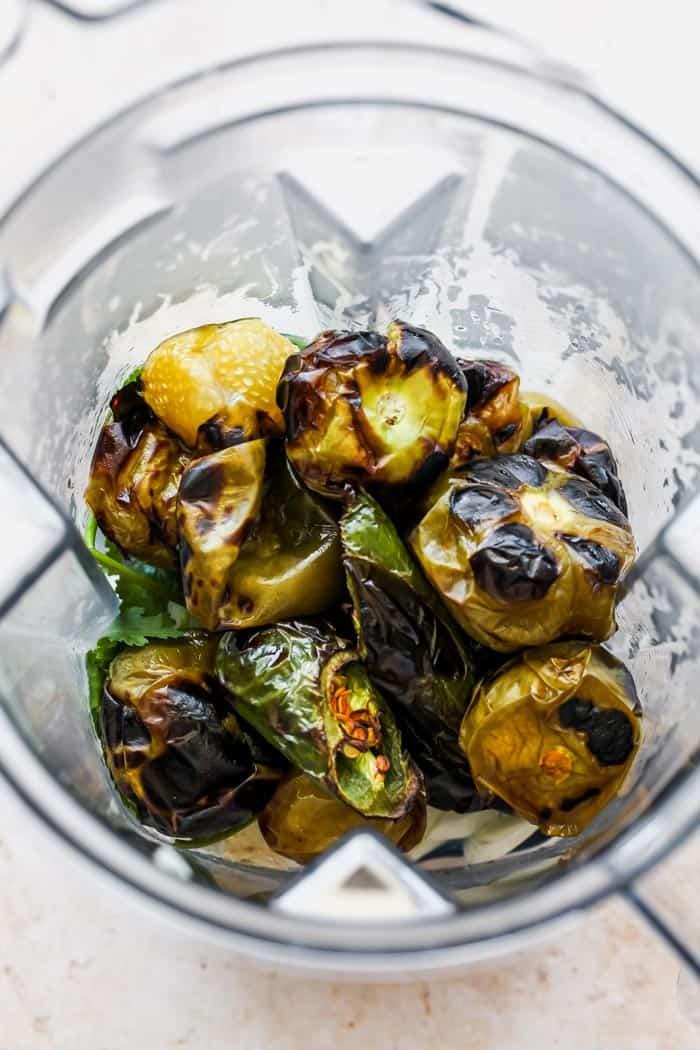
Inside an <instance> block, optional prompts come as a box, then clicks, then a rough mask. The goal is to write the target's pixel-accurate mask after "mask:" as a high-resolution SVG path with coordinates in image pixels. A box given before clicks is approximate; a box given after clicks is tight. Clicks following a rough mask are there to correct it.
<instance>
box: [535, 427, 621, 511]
mask: <svg viewBox="0 0 700 1050" xmlns="http://www.w3.org/2000/svg"><path fill="white" fill-rule="evenodd" d="M523 451H524V452H525V453H526V454H527V455H528V456H534V457H535V459H539V460H542V461H544V462H549V463H555V464H556V465H557V466H559V467H562V468H563V469H564V470H569V471H571V472H572V473H574V474H579V475H580V476H581V477H583V478H585V479H586V480H587V481H590V482H591V484H593V485H595V486H596V488H599V489H600V491H601V492H602V493H603V495H604V496H606V497H607V498H608V499H609V500H610V501H611V502H612V503H614V504H615V506H616V507H617V508H618V510H620V511H621V512H622V513H623V514H625V515H626V514H627V498H626V496H625V492H624V489H623V487H622V482H621V481H620V477H619V474H618V468H617V462H616V460H615V457H614V456H613V454H612V450H611V448H610V446H609V445H608V443H607V442H606V441H604V440H603V439H602V438H601V437H600V436H599V435H598V434H594V433H593V432H592V431H590V430H585V429H584V428H583V427H573V426H564V425H562V424H561V423H560V422H559V420H558V419H555V418H552V417H551V416H550V414H549V412H548V411H547V410H544V411H543V412H542V413H541V414H540V416H539V418H538V419H537V421H536V423H535V427H534V433H533V435H532V437H531V438H530V439H529V440H528V441H527V442H526V443H525V445H524V447H523Z"/></svg>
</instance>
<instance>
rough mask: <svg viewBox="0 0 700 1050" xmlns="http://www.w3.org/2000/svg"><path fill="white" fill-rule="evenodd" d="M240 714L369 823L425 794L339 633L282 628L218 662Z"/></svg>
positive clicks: (236, 645) (230, 639)
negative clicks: (335, 634)
mask: <svg viewBox="0 0 700 1050" xmlns="http://www.w3.org/2000/svg"><path fill="white" fill-rule="evenodd" d="M217 668H218V673H219V677H220V679H221V681H222V682H223V683H224V684H225V686H226V688H227V689H228V691H229V692H230V694H231V696H232V702H233V705H234V709H235V710H236V712H237V714H239V715H240V717H241V718H243V719H244V720H245V721H246V722H248V723H249V724H250V725H252V726H254V727H255V728H256V729H257V730H258V732H259V733H260V734H261V735H262V736H263V737H265V739H266V740H268V741H269V742H270V743H271V744H272V745H273V746H274V747H276V748H277V749H278V750H279V751H280V752H281V753H282V754H283V755H284V756H285V758H286V759H287V760H288V761H289V762H290V763H291V764H292V765H294V766H296V767H297V768H298V769H301V770H303V771H304V772H305V773H307V774H308V775H310V776H312V777H314V778H316V779H317V780H319V781H322V782H323V783H324V784H325V786H326V787H327V789H328V790H329V791H331V792H332V793H333V794H334V795H335V796H336V797H337V798H339V799H341V801H343V802H345V803H346V804H347V805H349V806H351V807H352V808H353V809H355V810H357V811H358V812H359V813H362V814H363V815H365V816H368V817H384V818H389V819H392V820H398V819H399V818H400V817H402V816H404V814H406V813H407V812H408V811H409V809H410V807H411V806H412V804H413V800H414V798H415V797H416V795H417V794H418V793H419V792H420V791H421V790H422V782H421V778H420V774H419V773H418V771H417V769H416V768H415V766H414V765H413V763H412V762H411V761H410V759H408V758H407V756H405V755H404V753H403V751H402V746H401V738H400V735H399V732H398V730H397V728H396V725H395V723H394V719H393V717H392V715H391V712H390V710H389V708H388V706H387V705H386V702H385V701H384V699H383V698H382V697H381V695H380V694H379V693H378V692H377V691H376V690H375V689H374V688H373V686H372V685H371V684H370V681H369V679H368V677H367V673H366V671H365V668H364V666H363V665H362V663H361V662H360V660H359V657H358V655H357V653H356V652H354V651H353V650H351V649H349V648H348V647H347V643H345V642H343V641H341V640H340V639H338V638H337V637H335V636H333V635H332V634H330V632H324V631H321V630H320V629H319V628H317V627H315V626H312V625H310V624H304V623H285V624H277V625H275V626H274V627H269V628H263V629H262V630H259V631H255V632H253V633H252V634H251V635H250V636H249V637H248V638H247V640H246V641H244V642H243V643H240V641H239V639H237V638H236V636H235V635H233V634H226V635H224V636H223V638H222V640H221V643H220V647H219V655H218V659H217Z"/></svg>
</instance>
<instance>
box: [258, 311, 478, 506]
mask: <svg viewBox="0 0 700 1050" xmlns="http://www.w3.org/2000/svg"><path fill="white" fill-rule="evenodd" d="M278 401H279V404H280V406H281V407H282V409H283V411H284V416H285V420H286V427H287V455H288V456H289V459H290V462H291V463H292V465H293V467H294V469H295V471H296V472H297V474H298V475H299V477H300V478H301V479H302V480H303V481H304V482H305V483H306V484H307V485H308V486H309V487H310V488H312V489H316V490H317V491H318V492H322V493H325V494H327V495H338V494H340V493H342V491H343V490H344V489H345V488H346V487H347V486H354V485H356V484H363V485H365V484H380V483H381V484H385V485H406V484H408V483H413V484H415V485H423V484H427V483H428V482H430V481H431V480H432V479H433V478H435V477H436V476H437V475H438V473H439V472H440V471H441V470H442V469H443V468H444V467H445V466H446V465H447V462H448V460H449V457H450V455H451V453H452V450H453V448H454V443H455V438H456V436H457V428H458V426H459V422H460V420H461V418H462V414H463V411H464V405H465V401H466V382H465V380H464V377H463V375H462V373H461V371H460V369H459V367H458V365H457V363H456V361H455V360H454V358H453V357H452V355H451V354H450V352H449V351H448V350H447V348H446V347H445V346H443V344H442V343H441V342H440V340H439V339H438V338H437V337H436V336H434V335H432V334H431V333H430V332H428V331H426V330H425V329H423V328H414V327H412V326H411V325H408V324H405V323H404V322H402V321H394V322H393V323H392V324H390V325H389V328H388V331H387V334H386V336H383V335H380V334H379V333H378V332H342V331H341V332H332V331H331V332H323V333H322V334H321V335H320V336H318V337H317V339H315V340H314V342H313V343H311V344H310V345H309V346H308V347H306V349H305V350H303V351H301V352H300V353H297V354H295V355H294V356H293V357H290V358H289V360H288V361H287V364H286V367H285V370H284V373H283V375H282V379H281V382H280V385H279V388H278Z"/></svg>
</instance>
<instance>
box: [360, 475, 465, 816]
mask: <svg viewBox="0 0 700 1050" xmlns="http://www.w3.org/2000/svg"><path fill="white" fill-rule="evenodd" d="M340 531H341V539H342V545H343V562H344V565H345V572H346V576H347V582H348V590H349V591H350V596H351V598H352V601H353V608H354V619H355V622H356V627H357V632H358V640H359V651H360V654H361V656H362V658H363V660H364V661H365V663H366V664H367V669H368V671H369V674H370V677H371V679H372V681H373V682H374V683H375V685H376V686H377V687H378V688H379V690H380V691H381V693H382V695H383V696H385V697H386V698H387V700H389V702H390V703H391V705H392V709H393V711H394V714H395V716H396V719H397V721H398V723H399V725H400V727H401V732H402V735H403V739H404V743H405V745H406V747H407V748H408V750H409V751H410V753H411V754H412V756H413V757H414V758H415V760H416V762H417V763H418V765H419V766H420V768H421V770H422V772H423V774H424V776H425V777H426V784H427V787H428V798H429V801H430V804H431V805H434V806H439V807H441V808H445V809H457V810H461V811H464V810H466V809H470V808H472V807H473V806H474V803H475V799H476V792H475V790H474V785H473V782H472V779H471V777H470V775H469V768H468V766H467V763H466V762H465V760H464V756H463V755H462V753H461V752H460V749H459V746H458V735H459V727H460V724H461V721H462V717H463V715H464V712H465V709H466V706H467V703H468V700H469V698H470V696H471V692H472V687H473V671H472V659H471V657H470V654H469V652H468V649H467V646H466V644H465V642H464V641H463V639H462V638H461V637H460V634H459V631H458V629H457V627H456V625H455V624H454V623H453V621H452V620H451V617H450V615H449V613H448V612H447V610H446V609H445V607H444V606H443V605H442V603H441V602H440V600H439V599H438V597H437V595H436V594H435V592H434V591H433V589H432V588H431V586H430V584H429V583H428V582H427V580H426V579H425V577H424V576H423V574H422V573H421V571H420V569H419V568H418V567H417V565H416V564H415V562H414V561H413V559H412V557H411V555H410V554H409V553H408V551H407V550H406V548H405V546H404V545H403V543H402V541H401V539H400V537H399V535H398V533H397V531H396V529H395V527H394V525H393V523H392V522H391V520H390V518H389V517H388V515H387V514H385V512H384V511H383V510H382V508H381V507H380V506H379V504H378V503H377V502H376V501H375V500H374V499H372V498H371V497H370V496H368V495H367V494H366V493H365V492H362V491H360V492H358V493H357V495H355V496H354V497H352V498H351V499H350V500H349V503H348V506H347V508H346V510H345V513H344V514H343V517H342V519H341V524H340ZM477 801H478V800H477Z"/></svg>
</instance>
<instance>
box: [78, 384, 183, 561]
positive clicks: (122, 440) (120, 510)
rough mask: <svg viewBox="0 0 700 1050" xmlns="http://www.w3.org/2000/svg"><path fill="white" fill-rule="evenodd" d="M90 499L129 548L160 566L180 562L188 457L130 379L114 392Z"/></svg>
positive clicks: (109, 532)
mask: <svg viewBox="0 0 700 1050" xmlns="http://www.w3.org/2000/svg"><path fill="white" fill-rule="evenodd" d="M111 408H112V417H113V420H112V422H110V423H106V424H105V426H104V427H103V428H102V431H101V433H100V436H99V439H98V442H97V446H96V448H95V454H94V456H93V460H92V467H91V470H90V480H89V483H88V486H87V489H86V491H85V500H86V502H87V504H88V506H89V507H90V509H91V510H92V512H93V514H94V515H95V518H96V519H97V523H98V525H99V526H100V528H101V529H102V531H103V533H104V534H105V536H107V537H108V539H110V540H112V541H113V542H114V543H116V545H117V546H118V547H119V548H120V550H122V551H123V552H124V553H125V554H130V555H132V556H133V557H136V558H140V559H141V561H145V562H148V563H149V564H151V565H158V566H160V567H161V568H174V567H175V565H176V564H177V556H176V547H177V518H176V503H177V493H178V488H179V485H180V479H181V477H182V473H183V471H184V469H185V467H186V465H187V463H188V461H189V456H188V455H187V454H186V453H185V452H184V450H183V449H182V447H181V445H180V443H179V442H178V440H177V439H176V438H175V437H174V435H173V434H170V433H169V432H168V431H167V430H166V428H165V427H164V426H163V424H162V423H159V422H158V421H157V420H156V418H155V417H154V415H153V413H152V412H151V411H150V409H149V408H148V406H147V405H146V404H145V402H144V401H143V399H142V398H141V396H140V394H139V391H138V385H137V384H136V383H131V384H128V385H127V386H126V387H124V388H123V389H122V390H120V391H119V393H118V394H116V395H115V396H114V397H113V398H112V402H111Z"/></svg>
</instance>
